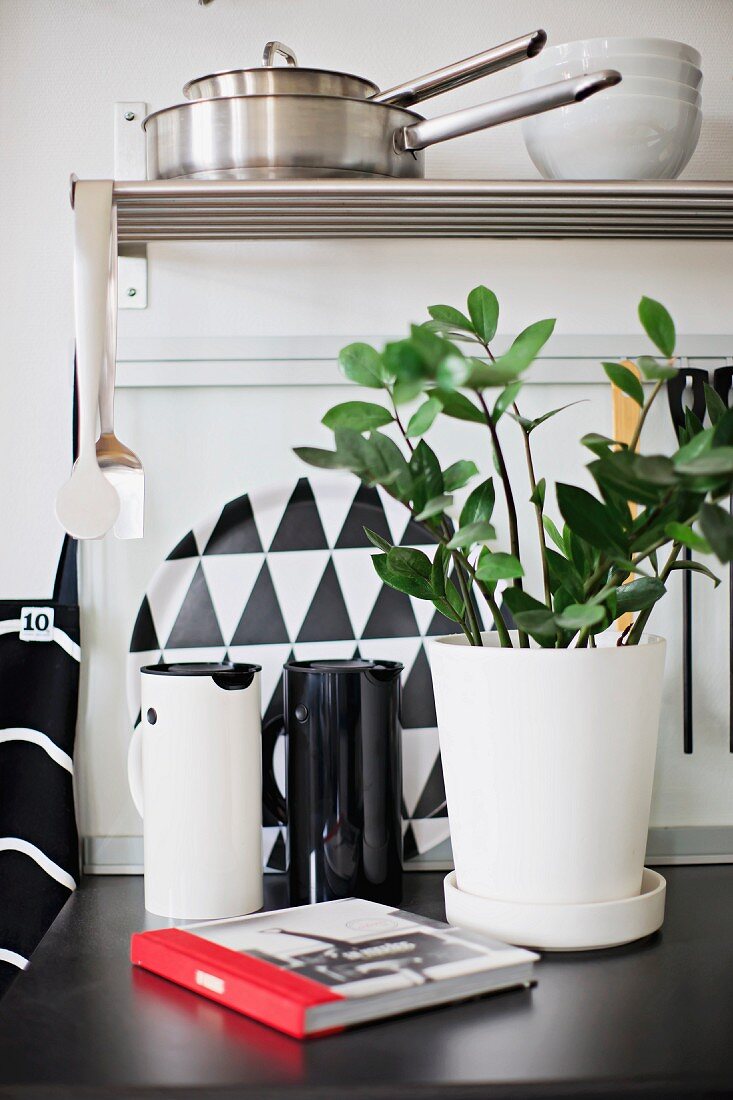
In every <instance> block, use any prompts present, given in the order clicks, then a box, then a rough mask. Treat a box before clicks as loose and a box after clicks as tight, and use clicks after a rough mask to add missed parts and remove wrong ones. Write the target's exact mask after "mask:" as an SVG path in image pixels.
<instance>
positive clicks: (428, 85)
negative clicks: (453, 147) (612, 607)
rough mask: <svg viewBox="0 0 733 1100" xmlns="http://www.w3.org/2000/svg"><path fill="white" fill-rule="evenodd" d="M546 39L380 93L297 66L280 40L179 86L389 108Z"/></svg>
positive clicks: (537, 37) (479, 73)
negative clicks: (245, 60) (251, 60)
mask: <svg viewBox="0 0 733 1100" xmlns="http://www.w3.org/2000/svg"><path fill="white" fill-rule="evenodd" d="M546 42H547V35H546V34H545V32H544V31H541V30H540V31H533V32H532V33H531V34H525V35H522V37H521V38H514V39H512V41H511V42H504V43H503V44H502V45H501V46H493V47H492V48H491V49H490V50H484V52H483V53H477V54H475V55H474V56H473V57H467V58H466V59H465V60H464V61H456V62H455V64H453V65H446V66H445V68H442V69H438V70H436V72H433V73H427V75H425V76H418V77H415V79H414V80H408V81H407V82H406V83H404V84H398V85H396V87H394V88H388V89H387V91H385V92H380V90H379V88H378V87H377V85H376V84H374V83H373V81H371V80H366V79H365V78H364V77H361V76H353V75H352V74H351V73H340V72H333V71H332V70H330V69H306V68H303V67H301V66H299V65H298V62H297V59H296V57H295V54H294V53H293V51H292V50H291V49H290V47H289V46H286V45H284V43H282V42H268V43H267V45H266V46H265V49H264V53H263V55H262V65H261V66H260V67H259V68H256V69H254V68H253V69H229V70H228V71H227V72H221V73H211V74H210V75H209V76H199V77H197V78H196V79H195V80H189V82H188V83H187V84H184V86H183V94H184V95H185V96H186V98H187V99H210V98H216V97H219V96H232V95H293V94H295V95H336V96H348V97H349V98H351V99H371V100H374V102H375V103H388V104H390V106H393V107H410V106H412V104H413V103H419V102H421V101H422V100H424V99H430V98H431V96H434V95H440V94H441V93H442V92H448V91H450V90H451V89H452V88H458V87H460V85H461V84H467V83H468V82H469V81H471V80H479V79H480V78H481V77H483V76H488V75H489V74H490V73H496V72H499V70H500V69H506V68H507V67H508V66H509V65H516V64H517V62H519V61H525V60H526V59H527V58H529V57H535V56H536V55H537V54H538V53H539V52H540V50H541V49H542V48H543V47H544V45H545V43H546ZM278 56H280V57H283V58H284V59H285V62H286V65H285V66H279V67H276V66H275V59H276V57H278Z"/></svg>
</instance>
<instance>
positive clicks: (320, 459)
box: [293, 447, 348, 470]
mask: <svg viewBox="0 0 733 1100" xmlns="http://www.w3.org/2000/svg"><path fill="white" fill-rule="evenodd" d="M293 453H294V454H296V455H297V456H298V458H299V459H301V461H303V462H307V463H308V465H309V466H318V467H319V469H321V470H343V469H348V467H345V466H344V463H343V462H342V461H341V459H340V458H339V456H338V455H337V454H336V452H335V451H324V450H323V448H322V447H293Z"/></svg>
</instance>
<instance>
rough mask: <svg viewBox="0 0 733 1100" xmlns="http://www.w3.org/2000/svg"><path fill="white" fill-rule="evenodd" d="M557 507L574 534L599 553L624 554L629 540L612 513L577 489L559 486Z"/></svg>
mask: <svg viewBox="0 0 733 1100" xmlns="http://www.w3.org/2000/svg"><path fill="white" fill-rule="evenodd" d="M556 493H557V503H558V507H559V508H560V512H561V513H562V516H563V519H564V520H565V522H566V523H567V525H568V526H569V527H570V529H571V530H572V531H574V532H575V533H576V534H578V535H580V537H581V538H582V539H584V540H585V541H586V542H589V543H590V545H591V546H596V547H598V549H599V550H608V551H611V552H614V553H615V552H616V551H619V550H620V551H621V552H622V553H625V548H626V537H625V535H624V532H623V529H622V528H621V526H620V524H619V523H618V521H617V520H616V518H615V516H614V514H613V512H612V511H611V509H610V508H609V507H608V506H607V505H606V504H603V503H602V502H601V501H600V500H598V499H597V497H594V496H592V495H591V494H590V493H588V492H586V490H585V489H580V488H578V487H577V486H576V485H565V484H563V483H562V482H560V483H559V484H558V485H557V487H556Z"/></svg>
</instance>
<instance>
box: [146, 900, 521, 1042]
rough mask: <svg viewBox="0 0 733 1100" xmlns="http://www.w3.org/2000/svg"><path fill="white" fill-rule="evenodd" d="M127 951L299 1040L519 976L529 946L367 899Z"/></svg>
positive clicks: (210, 925)
mask: <svg viewBox="0 0 733 1100" xmlns="http://www.w3.org/2000/svg"><path fill="white" fill-rule="evenodd" d="M130 954H131V960H132V962H133V963H134V964H135V965H136V966H142V967H144V968H145V969H146V970H150V971H152V972H153V973H155V974H159V975H160V976H161V977H163V978H167V979H169V981H173V982H177V983H178V984H179V985H182V986H185V987H186V988H187V989H191V990H193V991H194V992H196V993H200V994H202V995H203V996H205V997H209V998H210V999H211V1000H213V1001H218V1003H219V1004H222V1005H226V1006H227V1007H228V1008H233V1009H235V1010H236V1011H238V1012H242V1013H244V1014H245V1015H247V1016H251V1017H253V1018H254V1019H255V1020H259V1021H260V1022H261V1023H264V1024H269V1026H270V1027H275V1028H278V1029H279V1030H280V1031H284V1032H286V1033H287V1034H288V1035H292V1036H295V1037H296V1038H299V1039H302V1038H305V1037H309V1036H315V1035H324V1034H327V1033H330V1032H334V1031H340V1030H341V1029H342V1028H346V1027H352V1026H353V1025H355V1024H360V1023H365V1022H367V1021H369V1020H376V1019H381V1018H383V1017H387V1016H396V1015H399V1014H401V1013H404V1012H414V1011H415V1010H417V1009H421V1008H431V1007H433V1006H435V1005H441V1004H447V1003H449V1002H452V1001H460V1000H465V999H467V998H469V997H477V996H481V995H483V994H486V993H494V992H497V991H499V990H502V989H512V988H516V987H517V986H528V985H530V984H531V982H532V972H533V967H534V963H535V961H536V960H537V959H538V956H537V955H535V954H533V953H532V952H531V951H525V950H523V949H522V948H518V947H509V946H508V945H507V944H504V943H499V942H498V941H496V940H491V939H489V938H488V937H486V936H482V935H479V934H478V933H474V932H469V931H467V930H465V929H461V928H453V927H451V926H450V925H447V924H443V923H441V922H439V921H434V920H430V919H429V918H427V917H421V916H416V915H414V914H412V913H405V912H403V911H402V910H399V909H391V908H390V907H389V906H387V905H379V904H377V903H376V902H371V901H362V900H360V899H356V898H347V899H344V900H341V901H329V902H321V903H320V904H317V905H304V906H301V907H299V908H296V909H280V910H277V911H275V912H272V913H256V914H253V915H252V916H249V917H236V918H234V919H231V920H221V921H207V922H205V923H201V924H192V925H187V926H186V927H185V928H165V929H162V930H161V931H154V932H138V933H136V934H135V935H134V936H133V937H132V943H131V953H130Z"/></svg>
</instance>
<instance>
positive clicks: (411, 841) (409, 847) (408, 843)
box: [402, 825, 419, 860]
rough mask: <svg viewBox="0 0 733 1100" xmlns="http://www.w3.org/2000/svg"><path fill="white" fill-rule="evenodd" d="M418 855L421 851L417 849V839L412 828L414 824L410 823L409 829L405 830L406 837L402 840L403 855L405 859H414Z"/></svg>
mask: <svg viewBox="0 0 733 1100" xmlns="http://www.w3.org/2000/svg"><path fill="white" fill-rule="evenodd" d="M417 855H419V852H418V850H417V841H416V839H415V834H414V832H413V830H412V825H408V826H407V829H406V830H405V836H404V839H403V841H402V856H403V859H405V860H408V859H414V858H415V856H417Z"/></svg>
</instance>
